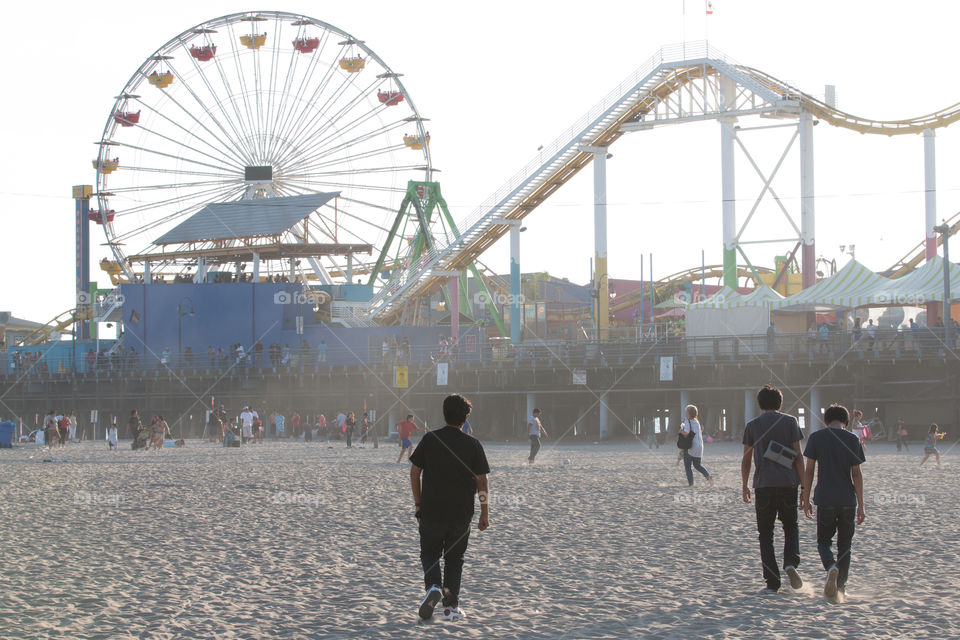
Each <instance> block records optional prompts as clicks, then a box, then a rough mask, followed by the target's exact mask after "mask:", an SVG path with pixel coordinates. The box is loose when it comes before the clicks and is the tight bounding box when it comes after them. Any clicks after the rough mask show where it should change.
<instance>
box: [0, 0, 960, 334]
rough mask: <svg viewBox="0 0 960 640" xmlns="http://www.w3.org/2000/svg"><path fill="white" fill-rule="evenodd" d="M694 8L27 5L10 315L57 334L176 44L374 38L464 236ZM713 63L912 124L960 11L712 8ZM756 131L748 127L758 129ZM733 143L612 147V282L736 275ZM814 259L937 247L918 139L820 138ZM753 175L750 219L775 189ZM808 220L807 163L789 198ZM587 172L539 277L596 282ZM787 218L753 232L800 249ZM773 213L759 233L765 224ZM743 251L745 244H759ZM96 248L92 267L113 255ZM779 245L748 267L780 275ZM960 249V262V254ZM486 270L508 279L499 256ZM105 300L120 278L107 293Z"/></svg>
mask: <svg viewBox="0 0 960 640" xmlns="http://www.w3.org/2000/svg"><path fill="white" fill-rule="evenodd" d="M681 6H682V2H681V0H672V1H662V2H639V1H637V0H634V1H631V2H602V1H598V2H589V3H588V2H576V3H572V2H549V3H548V2H517V1H516V0H514V1H512V2H503V1H499V0H494V1H488V2H483V3H459V2H441V1H436V0H427V1H422V2H417V3H407V2H396V1H385V2H380V1H367V2H303V1H298V0H288V1H287V2H286V3H284V4H282V5H273V4H271V5H270V6H252V7H248V6H243V5H238V4H236V3H233V2H225V1H221V0H208V1H206V2H203V3H197V2H186V1H183V0H170V1H168V2H164V3H146V4H141V3H130V2H127V3H117V2H109V3H108V2H101V1H99V0H98V1H88V2H69V3H68V2H63V1H54V2H48V3H44V4H43V6H42V12H41V10H40V9H39V8H38V6H37V5H35V4H32V3H27V2H18V3H16V4H15V5H13V6H7V7H5V8H4V16H5V18H6V20H5V23H6V25H7V28H6V29H5V33H4V38H3V39H2V41H0V55H2V58H3V60H5V61H6V64H5V65H4V88H5V91H4V99H3V104H2V107H0V112H2V115H3V141H4V147H5V148H6V152H5V153H4V154H2V160H0V162H2V175H3V180H2V182H0V208H2V209H0V210H2V212H3V213H2V215H3V218H2V220H3V224H2V232H0V268H2V273H3V275H2V277H0V309H3V310H9V311H12V312H13V313H14V314H15V315H17V316H20V317H27V318H30V319H34V320H38V321H46V320H48V319H49V318H51V317H53V316H54V315H56V314H57V313H59V312H61V311H64V310H65V309H67V308H69V307H71V306H72V304H73V301H74V291H73V288H74V285H73V281H74V228H73V222H74V218H73V202H72V200H71V198H70V187H71V185H74V184H82V183H89V184H92V183H93V182H94V175H93V170H92V168H91V165H90V160H91V159H92V158H94V155H95V151H96V147H95V146H94V144H93V142H94V141H95V140H97V139H99V136H100V133H101V131H102V130H103V126H104V123H105V121H106V119H107V117H108V115H109V113H110V110H111V108H112V105H113V97H114V96H115V95H116V94H117V93H118V92H119V91H120V90H121V89H122V88H123V86H124V84H125V83H126V82H127V80H128V79H129V77H130V76H131V75H132V74H133V72H134V71H135V70H136V69H137V67H138V66H139V65H140V64H141V62H142V61H143V60H144V59H145V58H146V57H147V56H149V55H150V54H152V53H153V52H154V51H155V50H156V49H157V48H159V47H160V46H161V45H163V44H164V43H165V42H166V41H167V40H169V39H170V38H172V37H173V36H175V35H176V34H178V33H180V32H181V31H184V30H186V29H188V28H190V27H192V26H195V25H197V24H200V23H202V22H205V21H206V20H209V19H212V18H214V17H217V16H220V15H224V14H227V13H234V12H237V11H243V10H246V9H263V10H283V11H289V12H294V13H302V14H305V15H308V16H311V17H313V18H317V19H319V20H323V21H325V22H328V23H330V24H333V25H335V26H337V27H339V28H341V29H343V30H345V31H347V32H350V33H352V34H353V35H354V36H356V37H357V38H360V39H362V40H364V41H365V42H366V43H367V44H368V45H369V46H370V47H371V48H372V49H373V50H374V51H376V52H377V54H378V55H380V57H382V58H383V59H384V60H385V61H386V62H387V64H389V65H390V66H391V67H392V68H393V69H394V70H395V71H397V72H399V73H403V74H404V83H405V85H406V87H407V89H408V90H409V92H410V94H411V96H412V97H413V99H414V100H415V102H416V105H417V107H418V109H419V111H420V113H421V115H422V116H424V117H426V118H429V119H430V122H429V123H428V128H429V130H430V132H431V135H432V140H431V149H432V152H433V158H434V164H435V166H436V167H437V168H439V169H441V170H442V172H441V173H439V174H438V180H439V181H440V183H441V185H442V187H443V191H444V194H445V196H446V198H447V201H448V203H449V204H450V205H451V207H452V209H453V214H454V216H455V217H456V218H458V219H461V218H463V217H465V216H467V215H469V213H470V212H472V211H473V209H474V208H475V207H476V206H477V204H479V203H480V202H481V201H482V200H484V199H485V198H486V197H487V196H488V195H490V194H491V193H492V192H494V191H495V190H496V189H497V188H499V187H500V185H501V184H502V183H503V182H504V180H506V179H507V178H508V177H510V176H511V175H513V174H514V173H515V172H516V171H517V170H518V169H519V168H520V167H522V166H523V165H524V164H525V163H526V162H527V161H528V160H530V159H531V158H533V157H534V156H535V155H536V150H537V147H538V146H540V145H541V144H546V143H548V142H550V141H552V140H553V139H554V138H555V137H556V136H557V135H559V134H560V133H561V132H562V131H564V130H565V129H566V128H567V127H569V126H570V125H571V124H572V123H573V122H574V121H575V120H577V119H578V118H579V117H580V116H581V115H582V114H583V113H585V112H586V111H587V110H588V109H589V108H590V107H591V106H593V105H594V104H595V103H596V102H598V101H599V100H600V99H601V98H602V97H603V96H604V95H606V94H607V93H608V92H609V91H610V90H611V89H612V88H613V87H614V86H615V85H617V84H618V83H619V82H620V81H621V80H622V79H623V78H624V77H626V76H627V75H628V74H629V73H631V72H632V71H633V70H634V69H635V68H637V67H639V66H640V65H641V64H643V62H644V61H646V60H647V59H648V58H649V57H650V56H652V55H653V54H654V53H655V52H656V51H657V50H658V49H659V47H660V46H661V45H664V44H670V43H676V42H679V41H681V40H682V37H683V32H684V28H683V18H682V11H681ZM714 10H715V13H714V15H713V16H712V17H711V18H710V19H709V39H710V42H711V44H712V45H714V46H716V47H717V48H718V49H720V50H722V51H723V52H725V53H726V54H727V55H729V56H731V57H732V58H734V59H735V60H736V61H738V62H740V63H742V64H746V65H749V66H752V67H756V68H758V69H761V70H763V71H766V72H767V73H770V74H772V75H774V76H775V77H777V78H780V79H782V80H785V81H787V82H790V83H792V84H793V85H794V86H796V87H797V88H799V89H801V90H804V91H807V92H809V93H813V94H822V93H823V87H824V84H835V85H836V86H837V98H838V106H839V107H840V108H841V109H843V110H845V111H848V112H850V113H853V114H856V115H860V116H864V117H870V118H890V119H893V118H906V117H911V116H919V115H922V114H926V113H929V112H932V111H935V110H938V109H940V108H943V107H946V106H947V105H950V104H953V103H955V102H957V101H960V88H958V86H957V83H956V77H957V76H956V64H955V59H956V56H955V55H951V54H954V49H955V47H954V46H951V45H950V43H951V42H953V41H955V39H956V25H957V24H958V20H957V18H958V17H960V5H957V4H956V3H955V2H949V1H931V2H915V3H911V4H907V3H904V2H902V1H900V2H892V1H882V0H880V1H878V0H874V1H871V2H860V1H857V2H844V3H840V2H835V1H827V0H807V1H805V2H770V1H769V0H715V2H714ZM686 14H687V15H686V37H687V39H688V40H698V39H702V38H703V37H704V35H705V28H706V27H705V23H706V20H707V19H706V18H705V16H704V9H703V2H702V1H699V0H686ZM745 124H746V123H745ZM746 135H751V138H750V142H749V144H748V146H749V147H750V149H751V151H752V152H753V153H754V154H755V157H756V158H757V159H758V161H760V162H761V164H762V165H763V166H764V168H765V169H767V168H769V167H770V166H771V165H772V163H773V162H775V160H776V157H777V156H778V155H779V153H780V151H781V150H782V145H783V137H784V136H786V135H787V134H786V132H785V130H774V132H771V133H766V134H765V133H761V132H754V133H752V134H744V139H745V140H746ZM719 141H720V131H719V125H718V124H717V123H716V122H712V121H711V122H705V123H697V124H687V125H680V126H671V127H664V128H661V129H657V130H654V131H647V132H641V133H635V134H629V135H627V136H625V137H623V138H621V140H620V141H618V142H617V143H616V144H615V145H614V146H613V148H612V149H611V152H612V153H613V154H614V158H613V159H611V160H610V161H609V162H608V187H607V191H608V200H609V203H610V206H609V220H608V228H609V267H610V272H611V276H612V277H619V278H639V276H640V266H639V260H638V258H639V256H640V255H641V254H643V255H646V254H648V253H651V252H652V253H653V254H654V269H655V273H654V275H655V276H656V277H662V276H664V275H666V274H668V273H673V272H676V271H680V270H682V269H685V268H689V267H695V266H698V265H699V264H700V252H701V249H703V250H706V260H707V263H708V264H717V263H719V262H721V260H722V237H721V216H720V213H721V206H720V149H719ZM814 149H815V151H814V153H815V166H816V193H817V201H816V208H817V253H818V255H824V256H826V257H828V258H838V261H839V262H840V263H841V264H842V263H843V261H842V260H840V257H841V256H840V250H839V245H841V244H851V243H854V244H856V247H857V252H856V253H857V258H858V259H859V260H860V261H861V262H863V263H864V264H866V265H867V266H868V267H870V268H872V269H876V270H880V269H884V268H886V267H888V266H890V265H891V264H892V263H893V262H895V261H896V260H897V259H899V258H900V257H901V256H902V255H903V254H904V253H906V252H907V251H908V250H909V249H912V248H913V247H914V246H915V245H916V244H917V243H919V242H920V241H921V240H922V238H923V222H924V213H923V186H924V185H923V143H922V139H921V137H920V136H906V137H896V138H887V137H878V136H862V135H860V134H856V133H853V132H850V131H846V130H841V129H833V128H831V127H828V126H826V125H825V124H821V125H820V126H818V127H817V128H816V129H815V130H814ZM752 173H753V172H752V170H751V169H750V167H749V165H748V164H747V162H746V160H745V159H744V158H743V156H742V155H740V154H739V151H738V156H737V176H738V182H737V189H738V193H737V196H738V201H739V202H738V217H739V218H740V219H741V220H742V219H743V216H745V215H746V211H748V210H749V208H750V206H751V205H752V203H753V198H754V197H755V195H756V193H757V192H758V190H759V182H758V181H757V179H756V177H755V176H753V175H751V174H752ZM937 183H938V218H943V217H949V216H950V215H951V214H953V213H954V212H956V211H957V210H958V209H960V123H958V124H956V125H954V126H953V127H951V128H947V129H940V130H938V132H937ZM774 184H775V188H777V190H778V192H779V195H780V196H781V198H783V199H784V200H785V202H787V204H788V207H789V208H791V209H792V210H794V211H796V210H797V202H796V200H795V198H796V196H797V195H798V193H799V170H798V165H797V159H796V149H795V150H794V151H793V152H792V153H791V157H790V158H789V159H788V161H787V163H785V165H784V167H783V169H782V170H781V175H780V177H779V178H778V181H777V182H775V183H774ZM592 189H593V187H592V171H591V170H590V168H589V167H588V168H587V169H586V170H584V171H583V172H581V174H580V175H578V176H577V177H576V178H575V179H574V180H573V181H572V182H571V183H569V184H568V185H566V186H565V187H564V188H563V189H562V190H561V191H560V192H558V193H557V194H556V195H554V196H553V197H552V198H551V199H550V200H549V201H548V202H547V203H546V204H545V205H542V206H541V207H540V208H539V209H537V210H536V211H535V212H534V213H533V214H532V215H531V216H530V217H528V219H527V226H528V227H529V231H528V232H526V233H525V234H524V235H523V236H522V237H523V249H522V260H521V264H522V269H523V271H524V272H529V271H540V270H547V271H550V272H551V273H552V274H554V275H557V276H561V277H568V278H570V279H571V280H573V281H575V282H580V283H584V282H586V281H587V280H588V277H589V271H588V269H589V260H590V258H591V257H592V255H593V209H592V197H593V196H592V193H593V191H592ZM772 207H773V205H772V202H771V203H769V204H768V205H767V206H766V207H764V208H763V209H761V212H762V219H763V220H765V221H766V222H765V223H764V224H763V225H761V226H757V227H754V228H753V231H748V233H747V234H746V235H748V236H751V237H753V238H759V237H786V236H789V235H790V234H789V233H787V231H788V230H789V229H788V227H786V226H785V223H784V222H782V218H781V217H779V216H780V214H779V213H777V212H776V210H775V209H773V208H772ZM758 215H761V214H759V213H758ZM745 239H746V238H745ZM102 242H104V239H103V237H102V232H101V231H100V229H99V228H96V229H94V235H93V242H92V244H93V248H94V266H93V268H92V269H91V273H92V274H96V275H97V276H99V275H100V273H101V272H100V271H99V268H98V267H97V266H96V261H98V260H99V258H100V257H102V256H104V255H106V247H103V246H101V243H102ZM790 249H792V244H790V245H789V246H787V245H782V246H777V247H770V248H768V249H765V250H762V251H761V250H757V249H756V248H751V249H750V250H749V251H748V254H749V255H751V259H752V260H753V261H754V262H755V263H756V264H763V265H767V266H772V256H773V255H774V253H785V252H787V251H789V250H790ZM958 251H960V248H958ZM483 261H484V262H486V263H487V264H488V265H490V266H491V267H492V268H494V269H496V270H499V271H501V272H506V271H507V270H508V246H507V242H506V241H501V242H500V243H499V244H498V245H497V246H495V247H494V248H493V249H491V250H490V251H489V252H488V253H487V254H486V255H485V256H484V258H483ZM100 281H101V283H102V284H106V278H105V276H104V277H101V278H100Z"/></svg>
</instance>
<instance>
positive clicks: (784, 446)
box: [740, 385, 804, 593]
mask: <svg viewBox="0 0 960 640" xmlns="http://www.w3.org/2000/svg"><path fill="white" fill-rule="evenodd" d="M757 404H759V405H760V409H761V411H762V412H763V413H761V414H760V416H759V417H758V418H756V419H755V420H751V421H750V422H748V423H747V426H746V428H745V429H744V431H743V459H742V460H741V461H740V477H741V480H742V485H741V489H742V493H743V501H744V502H750V489H749V487H748V486H747V482H748V481H749V479H750V467H751V465H756V469H757V470H756V472H755V473H754V474H753V493H754V498H755V500H756V505H755V506H756V514H757V532H758V533H759V538H760V562H761V564H762V565H763V579H764V581H765V582H766V583H767V589H766V590H767V591H769V592H774V593H775V592H777V591H779V590H780V569H779V567H778V566H777V556H776V552H775V551H774V549H773V527H774V524H776V521H777V520H778V519H779V520H780V522H781V524H782V525H783V570H784V572H785V573H786V574H787V576H788V577H789V578H790V586H791V587H793V588H794V589H799V588H800V587H802V586H803V579H802V578H801V577H800V574H799V573H798V572H797V567H798V566H800V527H799V525H798V524H797V510H798V509H802V508H803V507H804V503H803V497H802V496H801V501H800V504H799V505H798V504H797V486H798V485H800V484H801V481H802V479H803V455H802V453H801V451H800V441H801V440H802V439H803V434H801V433H800V425H798V424H797V419H796V418H794V417H793V416H791V415H787V414H785V413H780V407H781V406H782V405H783V394H782V393H781V392H780V390H779V389H777V388H776V387H773V386H771V385H764V387H763V388H762V389H760V391H759V392H758V393H757Z"/></svg>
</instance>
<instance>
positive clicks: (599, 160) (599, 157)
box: [593, 147, 610, 340]
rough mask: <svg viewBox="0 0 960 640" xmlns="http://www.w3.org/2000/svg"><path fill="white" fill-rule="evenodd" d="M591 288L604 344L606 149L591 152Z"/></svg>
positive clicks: (607, 318) (606, 321)
mask: <svg viewBox="0 0 960 640" xmlns="http://www.w3.org/2000/svg"><path fill="white" fill-rule="evenodd" d="M593 241H594V246H595V254H596V255H595V256H594V260H595V262H594V273H595V274H596V275H595V282H594V286H595V288H596V291H597V335H596V338H598V339H600V340H603V339H605V338H606V337H607V329H608V328H609V327H610V310H609V304H610V280H609V274H608V273H607V148H606V147H599V148H596V149H594V150H593Z"/></svg>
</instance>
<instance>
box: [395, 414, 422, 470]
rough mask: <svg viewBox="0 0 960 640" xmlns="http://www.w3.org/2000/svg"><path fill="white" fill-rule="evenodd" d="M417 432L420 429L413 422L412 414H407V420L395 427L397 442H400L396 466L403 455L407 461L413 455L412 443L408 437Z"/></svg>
mask: <svg viewBox="0 0 960 640" xmlns="http://www.w3.org/2000/svg"><path fill="white" fill-rule="evenodd" d="M419 430H420V427H418V426H417V423H416V422H414V421H413V414H412V413H408V414H407V419H406V420H404V421H403V422H401V423H400V424H398V425H397V440H399V441H400V457H399V458H397V464H399V463H400V461H401V460H403V454H404V453H406V454H407V460H409V459H410V456H411V455H412V454H413V442H412V441H411V440H410V435H411V434H412V433H413V432H414V431H419ZM408 452H409V453H408Z"/></svg>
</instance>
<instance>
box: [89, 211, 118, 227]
mask: <svg viewBox="0 0 960 640" xmlns="http://www.w3.org/2000/svg"><path fill="white" fill-rule="evenodd" d="M115 215H116V212H115V211H114V210H113V209H110V211H107V222H113V216H115ZM87 217H88V218H90V221H91V222H96V223H97V224H103V218H101V217H100V210H99V209H91V210H90V213H88V214H87Z"/></svg>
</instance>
